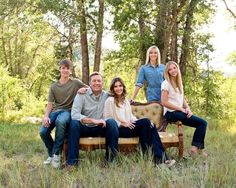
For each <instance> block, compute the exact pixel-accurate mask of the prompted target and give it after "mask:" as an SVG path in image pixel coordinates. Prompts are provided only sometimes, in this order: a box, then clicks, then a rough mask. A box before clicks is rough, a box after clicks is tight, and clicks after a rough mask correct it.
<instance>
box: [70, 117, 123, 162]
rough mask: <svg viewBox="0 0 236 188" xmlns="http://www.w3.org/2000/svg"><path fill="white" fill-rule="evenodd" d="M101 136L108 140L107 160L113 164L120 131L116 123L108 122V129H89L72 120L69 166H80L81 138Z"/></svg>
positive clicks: (110, 120)
mask: <svg viewBox="0 0 236 188" xmlns="http://www.w3.org/2000/svg"><path fill="white" fill-rule="evenodd" d="M100 136H101V137H105V138H106V160H107V161H109V162H112V161H113V160H114V158H115V157H116V155H117V151H118V137H119V131H118V126H117V123H116V121H115V120H113V119H108V120H106V127H101V126H95V127H88V126H86V125H82V124H81V123H80V122H79V121H77V120H72V121H71V123H70V126H69V136H68V147H67V149H68V152H67V164H68V165H77V164H78V158H79V140H80V138H82V137H100Z"/></svg>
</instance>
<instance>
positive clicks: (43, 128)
mask: <svg viewBox="0 0 236 188" xmlns="http://www.w3.org/2000/svg"><path fill="white" fill-rule="evenodd" d="M47 134H48V129H47V128H46V127H41V129H40V131H39V135H40V136H41V138H43V137H45V136H46V135H47Z"/></svg>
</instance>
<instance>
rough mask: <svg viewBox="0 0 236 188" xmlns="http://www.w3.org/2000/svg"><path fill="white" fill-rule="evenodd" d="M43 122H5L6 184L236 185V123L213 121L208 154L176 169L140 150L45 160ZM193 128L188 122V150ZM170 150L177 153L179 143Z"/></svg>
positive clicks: (0, 128) (0, 154)
mask: <svg viewBox="0 0 236 188" xmlns="http://www.w3.org/2000/svg"><path fill="white" fill-rule="evenodd" d="M39 127H40V125H16V124H6V123H0V143H1V144H0V161H1V162H0V187H7V188H8V187H9V188H10V187H27V188H28V187H34V188H35V187H39V188H42V187H47V188H49V187H50V188H51V187H52V188H54V187H55V188H57V187H61V188H67V187H68V188H70V187H73V188H74V187H85V188H90V187H91V188H99V187H117V188H123V187H127V188H128V187H132V188H133V187H142V188H146V187H161V188H162V187H163V188H172V187H173V188H182V187H186V188H188V187H207V188H209V187H212V188H213V187H214V188H215V187H221V188H222V187H229V188H232V187H233V188H235V187H236V178H235V177H236V127H234V126H231V127H230V128H228V129H227V130H226V129H225V131H221V130H220V129H216V128H214V127H213V126H209V128H208V132H207V137H206V146H207V151H208V153H209V154H210V156H209V157H208V158H202V157H198V158H196V159H191V158H189V157H187V156H186V157H185V159H183V160H181V161H177V164H176V165H175V166H174V167H172V168H171V169H168V168H156V167H154V165H153V164H152V162H151V160H150V159H151V157H149V159H142V157H141V155H140V152H136V153H131V154H129V155H123V154H120V156H119V158H118V160H117V162H116V163H114V164H112V165H110V166H105V165H104V151H101V150H98V151H93V152H90V153H86V152H82V153H81V156H80V164H79V167H78V169H77V170H76V171H73V172H68V171H65V170H64V169H60V170H56V169H53V168H51V167H45V166H43V165H42V161H43V160H44V159H45V158H46V157H47V155H46V149H45V147H44V145H43V144H42V141H41V140H40V137H39V135H38V131H39ZM192 133H193V129H191V128H188V127H185V129H184V136H185V138H184V139H185V153H187V149H188V148H189V145H190V142H191V138H192ZM167 153H168V154H169V155H170V156H171V157H172V158H175V159H176V160H178V159H177V156H178V155H177V150H176V148H170V149H168V150H167Z"/></svg>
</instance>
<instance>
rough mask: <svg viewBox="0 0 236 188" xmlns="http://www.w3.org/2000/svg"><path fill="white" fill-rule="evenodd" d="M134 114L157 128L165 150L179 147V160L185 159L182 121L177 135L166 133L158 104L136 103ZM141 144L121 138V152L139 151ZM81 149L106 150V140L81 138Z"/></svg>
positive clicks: (134, 140) (135, 140) (135, 138)
mask: <svg viewBox="0 0 236 188" xmlns="http://www.w3.org/2000/svg"><path fill="white" fill-rule="evenodd" d="M131 107H132V112H133V114H134V115H135V116H136V117H137V118H138V119H141V118H144V117H145V118H148V119H150V120H151V121H152V122H153V123H154V124H155V125H156V127H157V129H158V133H159V135H160V138H161V141H162V143H163V146H164V148H165V149H166V148H168V147H177V148H178V154H179V158H180V159H182V158H183V126H182V123H181V122H180V121H178V122H175V124H176V127H177V131H176V133H170V132H166V126H163V124H161V121H162V117H163V107H162V106H161V105H160V104H159V103H157V102H151V103H135V104H132V105H131ZM138 144H139V138H138V137H132V138H119V151H123V152H131V151H134V150H136V149H137V146H138ZM79 148H80V149H81V150H85V151H92V150H95V149H105V138H102V137H85V138H80V144H79ZM66 151H67V140H66V139H65V142H64V145H63V151H62V155H63V158H64V159H65V158H66Z"/></svg>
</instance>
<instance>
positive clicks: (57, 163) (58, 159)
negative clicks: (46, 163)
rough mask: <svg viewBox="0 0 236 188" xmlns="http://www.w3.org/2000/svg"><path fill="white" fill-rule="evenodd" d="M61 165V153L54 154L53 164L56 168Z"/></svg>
mask: <svg viewBox="0 0 236 188" xmlns="http://www.w3.org/2000/svg"><path fill="white" fill-rule="evenodd" d="M60 165H61V156H60V155H55V154H54V155H53V158H52V166H53V167H54V168H59V167H60Z"/></svg>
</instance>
